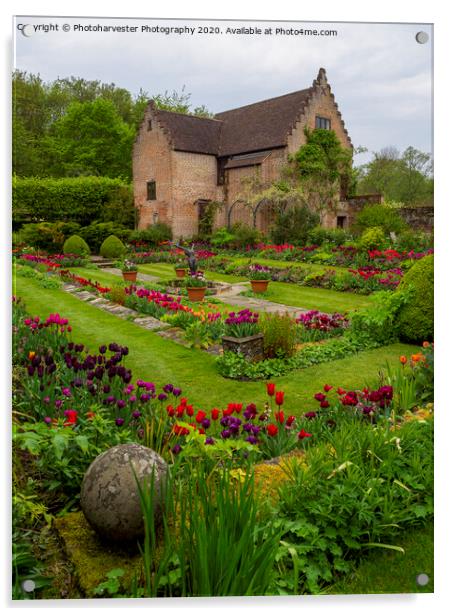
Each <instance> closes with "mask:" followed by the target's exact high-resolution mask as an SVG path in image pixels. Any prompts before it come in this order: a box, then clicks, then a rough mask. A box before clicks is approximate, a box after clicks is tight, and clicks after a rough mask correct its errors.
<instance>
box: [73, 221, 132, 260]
mask: <svg viewBox="0 0 452 616" xmlns="http://www.w3.org/2000/svg"><path fill="white" fill-rule="evenodd" d="M130 234H131V231H130V229H125V228H124V227H123V226H122V225H119V224H117V223H115V222H93V223H91V224H90V225H88V226H87V227H82V228H81V229H80V235H81V236H82V237H83V239H84V240H85V241H86V242H87V243H88V244H89V245H90V246H91V249H92V251H93V252H94V253H98V252H99V249H100V247H101V245H102V242H103V241H104V240H106V239H107V237H109V236H110V235H115V236H116V237H118V238H119V239H120V240H121V241H123V242H126V241H127V240H128V239H129V236H130Z"/></svg>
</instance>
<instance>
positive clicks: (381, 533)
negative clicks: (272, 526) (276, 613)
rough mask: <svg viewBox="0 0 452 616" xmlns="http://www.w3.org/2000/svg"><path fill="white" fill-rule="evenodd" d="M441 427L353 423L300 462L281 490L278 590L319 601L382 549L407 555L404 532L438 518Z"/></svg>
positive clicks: (427, 424) (343, 427) (429, 423)
mask: <svg viewBox="0 0 452 616" xmlns="http://www.w3.org/2000/svg"><path fill="white" fill-rule="evenodd" d="M432 437H433V425H432V422H431V421H429V422H426V423H423V424H421V423H419V422H410V423H408V424H405V425H403V426H402V427H401V429H400V430H398V431H397V432H396V433H392V432H390V431H389V430H388V428H387V427H386V426H380V427H379V426H377V427H374V426H372V425H368V426H366V425H363V424H362V422H358V421H355V423H350V422H347V424H344V425H343V426H341V427H338V428H336V429H335V430H333V431H331V432H330V434H329V437H328V433H326V438H327V443H325V444H322V445H318V446H317V447H315V448H314V447H311V448H309V449H308V450H307V452H306V455H305V458H304V462H305V463H303V464H300V463H299V462H297V460H296V459H294V461H293V462H292V463H291V464H290V467H289V468H290V470H288V473H289V476H290V480H289V481H288V482H286V483H284V484H283V485H282V487H281V489H280V501H279V503H278V505H277V511H275V517H276V519H278V520H279V522H278V524H279V526H280V528H281V530H282V531H283V536H282V542H281V547H280V550H279V552H278V555H277V563H278V569H279V572H280V576H279V579H278V580H277V586H278V587H279V589H280V592H283V593H291V594H292V593H296V594H298V593H306V592H309V593H318V592H319V591H320V590H321V588H322V586H324V585H325V584H327V583H331V582H332V581H333V579H334V578H335V577H336V576H337V575H339V574H342V573H348V572H349V571H350V568H351V565H352V564H353V562H354V561H357V560H358V558H359V557H362V556H363V555H365V554H368V553H369V550H370V553H372V552H373V550H374V549H380V550H381V549H383V550H384V549H392V550H401V548H400V547H399V546H398V545H397V542H398V535H399V533H400V530H401V529H406V528H409V527H413V526H419V525H422V524H424V523H425V521H426V520H428V519H431V517H432V515H433V448H432Z"/></svg>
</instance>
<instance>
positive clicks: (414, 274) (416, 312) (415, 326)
mask: <svg viewBox="0 0 452 616" xmlns="http://www.w3.org/2000/svg"><path fill="white" fill-rule="evenodd" d="M433 276H434V265H433V255H428V256H427V257H424V258H423V259H420V260H419V261H417V262H416V263H415V264H414V265H413V267H412V268H411V269H410V270H409V271H408V272H407V273H406V274H405V276H404V277H403V279H402V281H401V282H400V284H399V286H398V288H397V291H396V294H399V293H402V292H403V291H404V290H405V289H409V288H411V289H412V297H411V299H410V301H409V302H408V303H407V304H406V305H405V306H403V308H402V309H401V311H400V314H399V317H398V324H399V328H400V337H401V338H402V340H406V341H408V342H423V341H424V340H428V341H431V340H433V317H434V303H433V300H434V289H433Z"/></svg>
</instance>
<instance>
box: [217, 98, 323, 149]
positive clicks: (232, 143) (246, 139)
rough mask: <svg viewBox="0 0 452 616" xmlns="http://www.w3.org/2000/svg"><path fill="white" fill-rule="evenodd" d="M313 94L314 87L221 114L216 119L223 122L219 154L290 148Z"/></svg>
mask: <svg viewBox="0 0 452 616" xmlns="http://www.w3.org/2000/svg"><path fill="white" fill-rule="evenodd" d="M311 93H312V88H307V89H306V90H300V91H298V92H292V93H291V94H285V95H284V96H277V97H276V98H270V99H268V100H266V101H261V102H259V103H254V104H252V105H246V106H245V107H239V108H238V109H231V110H230V111H223V112H222V113H218V114H217V115H216V116H215V117H216V118H217V119H218V120H222V122H223V127H222V129H221V140H220V151H219V153H218V155H219V156H232V155H234V154H242V153H244V152H256V151H258V150H267V149H269V148H277V147H281V146H284V145H286V143H287V135H288V133H289V132H290V130H291V129H292V127H293V126H294V124H295V122H296V119H297V117H298V116H299V115H300V112H301V110H302V108H303V107H304V106H305V105H306V103H307V102H308V99H309V96H310V94H311Z"/></svg>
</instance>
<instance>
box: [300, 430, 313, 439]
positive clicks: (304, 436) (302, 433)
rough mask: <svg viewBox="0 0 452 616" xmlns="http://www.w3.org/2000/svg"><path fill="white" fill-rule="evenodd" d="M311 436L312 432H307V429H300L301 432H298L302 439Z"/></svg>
mask: <svg viewBox="0 0 452 616" xmlns="http://www.w3.org/2000/svg"><path fill="white" fill-rule="evenodd" d="M309 436H312V434H310V433H309V432H306V430H300V432H299V433H298V438H299V439H300V440H303V439H304V438H308V437H309Z"/></svg>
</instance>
